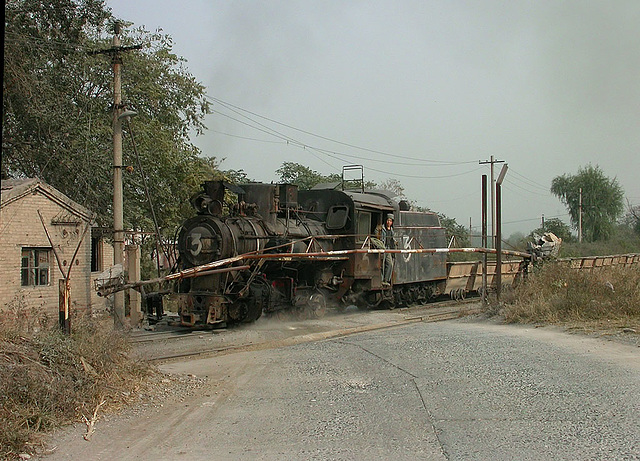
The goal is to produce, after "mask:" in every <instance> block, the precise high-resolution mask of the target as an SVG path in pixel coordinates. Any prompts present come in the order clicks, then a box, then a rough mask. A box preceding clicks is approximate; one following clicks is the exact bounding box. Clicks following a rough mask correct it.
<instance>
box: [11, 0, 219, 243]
mask: <svg viewBox="0 0 640 461" xmlns="http://www.w3.org/2000/svg"><path fill="white" fill-rule="evenodd" d="M112 22H113V17H112V15H111V11H110V10H109V9H108V8H107V7H106V6H105V4H104V1H102V0H53V1H50V2H43V1H41V0H7V2H6V3H5V67H4V79H3V96H4V97H3V114H2V117H3V124H2V140H3V141H2V152H3V164H2V174H3V177H34V176H35V177H39V178H42V179H43V180H45V181H46V182H48V183H49V184H51V185H53V186H54V187H56V188H57V189H59V190H60V191H62V192H63V193H65V194H66V195H68V196H69V197H70V198H72V199H73V200H75V201H76V202H78V203H81V204H83V205H84V206H86V207H87V208H89V209H91V210H93V211H94V212H96V213H97V214H98V223H99V224H101V225H105V226H106V225H109V224H110V223H111V220H112V216H111V215H112V212H111V208H112V190H113V186H112V179H113V167H112V164H113V153H112V152H113V147H112V126H111V125H112V110H111V107H112V104H113V91H112V89H111V87H112V79H113V77H112V70H111V62H110V58H109V56H107V55H103V54H90V53H89V52H90V51H95V50H105V49H108V48H110V47H111V38H110V36H109V35H108V34H109V33H110V31H109V30H107V29H108V26H109V25H110V24H111V23H112ZM121 41H122V45H123V46H127V45H134V44H141V45H142V50H140V51H130V52H126V53H123V54H122V58H123V67H122V94H123V101H124V102H125V104H126V105H127V108H129V109H132V110H135V111H137V112H138V116H137V117H136V118H134V119H133V120H132V121H131V122H130V124H127V123H124V126H123V129H124V139H123V152H124V154H123V157H124V158H123V160H124V163H125V164H126V165H131V166H132V167H133V171H132V172H131V173H130V174H126V173H125V174H124V178H123V179H124V181H123V182H124V218H125V226H126V227H132V228H137V229H146V230H151V229H153V225H152V224H151V220H150V215H151V214H150V210H149V204H148V202H147V199H146V196H145V192H144V185H143V181H142V175H145V177H146V180H147V185H148V187H149V189H150V195H151V196H152V197H153V202H154V204H155V206H156V209H155V211H156V215H157V217H158V220H159V224H160V227H161V228H164V229H168V230H170V231H171V232H172V231H173V228H174V227H175V226H176V224H177V223H179V222H180V221H181V220H182V219H183V218H184V216H185V214H186V213H189V214H190V213H191V211H190V209H189V205H188V203H189V202H188V199H189V196H190V195H191V194H193V191H194V190H197V188H198V186H199V184H200V182H202V180H203V179H205V178H207V177H210V176H211V175H213V174H215V173H216V172H217V169H218V164H217V161H216V160H215V158H209V159H207V158H203V157H200V151H199V149H198V148H196V147H195V146H194V145H193V144H192V143H191V142H190V140H189V135H190V133H196V134H198V133H201V132H202V131H203V129H204V125H203V119H204V116H205V115H206V114H207V113H208V112H209V103H208V101H207V99H206V97H205V88H204V86H202V85H201V84H200V83H198V82H197V81H196V80H195V79H194V78H193V76H191V75H190V74H189V72H188V71H187V70H186V68H185V62H184V59H183V58H181V57H179V56H177V55H175V54H174V53H172V51H171V47H172V42H171V38H170V37H169V36H167V35H164V34H162V33H160V32H155V33H150V32H148V31H146V30H145V29H143V28H138V29H134V30H132V31H130V32H127V31H124V32H123V33H122V35H121ZM134 140H135V146H136V149H134V144H133V141H134ZM138 159H139V163H140V165H142V169H140V168H139V167H138ZM187 210H188V211H187Z"/></svg>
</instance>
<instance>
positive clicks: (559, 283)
mask: <svg viewBox="0 0 640 461" xmlns="http://www.w3.org/2000/svg"><path fill="white" fill-rule="evenodd" d="M503 301H505V303H504V305H503V308H502V312H501V313H502V315H503V316H504V318H505V320H506V321H507V322H524V323H547V324H559V325H565V326H572V327H574V328H582V327H583V328H585V329H590V330H598V329H606V328H620V329H623V328H627V329H629V328H630V329H635V330H636V331H637V332H640V267H639V266H634V267H627V268H621V267H613V268H605V269H601V270H596V271H594V272H584V271H580V272H579V271H576V270H573V269H569V268H567V267H565V266H562V265H559V264H546V265H545V266H544V267H541V268H537V269H536V270H535V271H534V272H533V274H530V276H529V279H528V281H527V282H526V283H524V284H522V285H520V286H519V287H518V288H517V289H516V290H515V291H513V292H512V293H510V295H509V296H506V297H505V298H504V299H503Z"/></svg>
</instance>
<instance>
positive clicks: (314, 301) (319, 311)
mask: <svg viewBox="0 0 640 461" xmlns="http://www.w3.org/2000/svg"><path fill="white" fill-rule="evenodd" d="M307 309H308V310H309V313H310V315H311V316H312V317H315V318H317V319H319V318H322V317H324V316H325V315H326V314H327V300H326V299H325V297H324V295H323V294H322V293H314V294H312V295H311V296H309V302H308V303H307Z"/></svg>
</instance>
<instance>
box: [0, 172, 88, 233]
mask: <svg viewBox="0 0 640 461" xmlns="http://www.w3.org/2000/svg"><path fill="white" fill-rule="evenodd" d="M0 190H1V191H2V198H1V200H0V208H4V207H5V206H7V205H9V204H10V203H13V202H15V201H17V200H20V199H22V198H23V197H25V196H27V195H29V194H38V193H39V194H42V195H44V196H45V197H47V198H49V199H50V200H52V201H54V202H56V203H57V204H58V205H60V206H61V207H62V208H64V209H65V210H66V211H67V213H62V214H60V215H59V216H57V217H56V218H58V219H59V221H60V222H61V223H77V222H78V219H80V220H82V221H93V219H94V213H93V212H91V211H90V210H88V209H87V208H85V207H83V206H82V205H80V204H79V203H76V202H74V201H73V200H71V199H70V198H69V197H67V196H66V195H64V194H63V193H62V192H60V191H59V190H57V189H56V188H54V187H53V186H50V185H49V184H47V183H45V182H44V181H42V180H41V179H38V178H26V179H3V180H2V181H0Z"/></svg>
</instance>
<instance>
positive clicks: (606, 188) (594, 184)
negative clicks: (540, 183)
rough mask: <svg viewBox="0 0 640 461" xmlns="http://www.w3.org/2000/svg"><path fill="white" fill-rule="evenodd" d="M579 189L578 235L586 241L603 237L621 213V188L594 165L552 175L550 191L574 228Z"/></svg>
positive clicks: (576, 221)
mask: <svg viewBox="0 0 640 461" xmlns="http://www.w3.org/2000/svg"><path fill="white" fill-rule="evenodd" d="M581 189H582V235H583V236H584V238H585V239H586V240H587V241H598V240H606V239H607V238H608V237H609V236H610V235H611V233H612V231H613V228H614V225H615V223H616V220H617V219H618V218H619V217H620V215H621V214H622V212H623V209H624V207H623V196H624V193H623V190H622V188H621V187H620V185H619V184H618V181H617V180H616V179H615V178H614V179H609V178H607V177H606V176H605V175H604V173H603V172H602V170H601V169H600V168H599V167H598V166H595V167H593V166H591V165H588V166H586V167H584V168H580V169H579V170H578V173H577V174H576V175H562V176H557V177H555V178H553V181H552V182H551V193H552V194H554V195H555V196H557V197H558V198H559V199H560V201H561V202H562V203H564V205H565V206H566V207H567V209H568V211H569V215H570V216H571V224H572V226H573V228H574V229H577V228H578V222H579V214H580V205H579V202H580V190H581Z"/></svg>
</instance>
